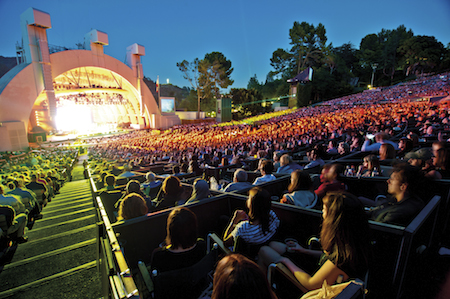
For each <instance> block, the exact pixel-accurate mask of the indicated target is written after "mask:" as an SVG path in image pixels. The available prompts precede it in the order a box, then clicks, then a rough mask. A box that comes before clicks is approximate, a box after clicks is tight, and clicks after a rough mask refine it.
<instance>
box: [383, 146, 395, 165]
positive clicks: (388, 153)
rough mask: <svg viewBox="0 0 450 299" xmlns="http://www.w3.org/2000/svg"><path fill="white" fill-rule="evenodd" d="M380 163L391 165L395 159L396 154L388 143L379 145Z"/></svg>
mask: <svg viewBox="0 0 450 299" xmlns="http://www.w3.org/2000/svg"><path fill="white" fill-rule="evenodd" d="M379 153H380V162H383V161H384V162H385V163H386V162H388V163H389V164H391V162H392V160H393V159H395V156H396V153H395V148H394V146H393V145H392V144H390V143H383V144H381V145H380V150H379Z"/></svg>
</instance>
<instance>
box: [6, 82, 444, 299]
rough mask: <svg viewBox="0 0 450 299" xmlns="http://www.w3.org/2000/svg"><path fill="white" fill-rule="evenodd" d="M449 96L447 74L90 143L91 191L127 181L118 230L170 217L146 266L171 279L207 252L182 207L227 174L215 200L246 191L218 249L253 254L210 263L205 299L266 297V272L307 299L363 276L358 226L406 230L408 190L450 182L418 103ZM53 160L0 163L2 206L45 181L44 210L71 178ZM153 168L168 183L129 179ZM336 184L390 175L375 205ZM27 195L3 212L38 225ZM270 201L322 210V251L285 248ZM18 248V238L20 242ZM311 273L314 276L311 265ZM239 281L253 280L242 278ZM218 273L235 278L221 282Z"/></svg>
mask: <svg viewBox="0 0 450 299" xmlns="http://www.w3.org/2000/svg"><path fill="white" fill-rule="evenodd" d="M449 94H450V81H449V74H448V73H446V74H441V75H436V76H431V77H426V78H421V79H418V80H415V81H411V82H407V83H402V84H399V85H396V86H392V87H386V88H379V89H377V90H371V91H367V92H363V93H360V94H356V95H351V96H347V97H342V98H339V99H334V100H332V101H328V102H325V103H322V104H321V105H316V106H314V107H305V108H300V109H297V110H289V111H283V112H274V113H269V114H265V115H261V116H257V117H255V118H252V119H247V120H244V121H242V122H232V123H227V124H210V123H208V124H195V125H180V126H175V127H173V128H170V129H168V130H166V131H157V130H149V131H147V130H140V131H133V132H130V133H127V134H124V135H119V136H114V137H103V138H95V139H90V140H88V141H87V143H89V145H90V146H89V159H90V162H89V167H90V172H91V174H92V175H94V176H96V177H97V178H98V182H99V183H100V185H101V184H103V183H104V185H103V186H102V187H100V188H99V189H101V190H100V192H110V191H114V190H115V188H116V187H117V186H116V182H117V180H118V179H120V178H126V179H127V181H128V183H127V186H126V189H125V191H124V192H123V194H122V197H121V198H120V200H119V201H118V202H117V204H116V207H115V208H116V214H117V219H118V220H119V221H128V220H130V219H133V218H136V217H141V216H144V215H146V214H147V213H149V212H154V211H159V210H163V209H167V208H171V207H175V209H173V210H172V211H171V213H170V215H169V218H168V220H167V228H166V230H167V237H166V240H165V242H164V244H162V245H161V246H160V247H159V248H157V249H156V250H155V251H154V252H153V254H152V262H151V266H152V267H153V268H155V269H157V270H158V271H171V270H174V269H178V268H182V267H188V266H191V265H193V264H195V263H197V262H198V261H199V260H201V258H202V257H203V256H204V253H205V252H206V250H205V246H204V243H203V242H201V241H198V240H197V238H198V235H197V225H198V223H197V219H196V218H197V217H198V215H197V216H196V215H195V214H194V213H192V211H190V209H189V206H190V205H191V204H192V203H196V202H200V201H202V200H205V199H207V198H209V197H211V189H214V188H212V181H210V180H209V179H210V178H209V177H205V175H204V174H205V173H206V170H208V168H217V167H218V168H220V167H222V168H224V169H226V168H227V167H230V166H232V167H234V168H235V171H234V174H233V178H232V180H231V182H224V181H222V182H220V184H217V182H215V184H214V185H215V186H216V188H217V189H220V190H221V191H224V192H235V191H239V190H248V191H249V192H248V200H247V202H246V209H245V211H244V210H237V211H235V212H234V214H233V215H231V218H230V219H228V225H227V226H226V227H224V232H223V240H224V242H225V244H226V245H228V246H233V245H234V244H236V242H237V240H238V239H240V240H243V241H244V242H246V243H249V244H251V245H253V246H254V247H253V248H256V249H257V250H256V251H255V252H254V253H255V254H254V255H253V256H252V257H251V259H253V261H251V260H249V259H248V258H244V257H242V256H240V255H230V256H227V257H226V258H224V259H223V260H222V261H221V262H220V263H219V265H218V266H217V269H216V275H215V276H214V290H213V293H212V298H236V297H234V295H233V294H235V292H236V290H237V288H238V287H239V286H240V284H242V282H243V281H247V280H248V279H249V277H252V278H253V279H255V281H257V280H258V279H260V280H261V281H264V284H263V285H264V286H265V287H264V288H259V289H258V292H261V293H264V295H261V296H260V297H261V298H264V296H265V297H266V298H276V295H275V294H274V293H273V292H272V290H271V289H270V287H269V286H268V284H267V281H266V280H265V275H264V274H265V272H266V271H267V266H268V265H269V264H271V263H273V262H281V263H284V264H285V265H286V266H287V267H288V268H289V269H290V270H291V271H292V273H293V274H294V276H295V277H296V279H297V280H298V281H299V282H300V283H301V284H302V285H303V286H304V287H305V288H306V289H307V290H313V289H317V288H319V287H320V286H321V285H322V283H323V281H324V280H326V281H327V282H328V283H329V284H334V283H336V282H340V281H346V280H348V279H353V278H363V276H364V275H365V273H366V272H367V270H368V268H369V264H370V263H369V260H370V254H369V250H368V249H367V248H368V246H369V243H370V242H369V240H368V237H367V236H368V234H367V231H368V219H372V220H374V221H379V222H385V223H391V224H396V225H401V226H406V225H407V224H408V223H409V222H410V221H411V220H412V219H413V218H414V217H415V215H417V213H419V212H420V210H421V209H422V208H423V206H424V205H425V203H426V200H428V198H423V196H424V195H423V192H422V193H417V192H416V190H417V189H418V188H419V187H420V184H421V183H422V182H425V181H426V178H427V179H430V180H439V179H442V178H450V165H449V161H450V160H449V154H448V149H447V148H448V142H447V141H449V138H450V128H449V127H448V123H449V121H450V119H449V117H450V116H449V113H448V108H449V107H448V104H447V102H446V101H440V102H436V103H433V102H431V101H416V99H418V98H424V97H436V96H442V97H444V96H448V95H449ZM74 97H75V98H77V101H78V100H79V97H78V96H74ZM81 98H82V100H81V102H83V103H85V104H86V100H83V96H82V97H81ZM60 100H68V101H73V99H72V98H61V99H60ZM113 101H115V100H113ZM119 101H120V100H119ZM424 144H426V146H423V145H424ZM58 151H62V152H64V151H63V150H56V149H55V150H53V151H48V152H47V151H42V152H40V153H29V154H26V155H23V156H21V155H16V156H14V157H13V156H12V155H9V156H7V157H5V158H6V159H3V160H0V162H1V163H3V164H2V167H1V170H0V171H1V172H2V175H3V176H2V185H4V186H5V187H2V188H0V199H1V198H3V197H6V196H4V195H3V194H13V192H14V190H15V189H17V188H19V189H24V188H25V187H23V186H30V188H29V189H32V188H31V187H32V186H33V184H34V183H40V184H45V182H47V188H46V190H45V191H44V192H43V193H44V194H47V195H46V196H47V199H48V200H50V199H51V197H52V195H51V192H50V191H49V189H50V188H49V186H50V185H52V186H53V190H54V191H53V194H54V193H56V192H57V186H55V185H54V183H55V182H59V181H60V180H61V179H62V178H61V177H60V178H58V174H59V173H58V171H59V170H60V169H61V166H63V167H65V168H67V169H68V170H70V166H68V165H69V164H70V163H69V161H70V157H71V156H70V154H69V155H68V156H67V155H61V152H58ZM69 152H70V151H69ZM64 153H65V152H64ZM354 153H363V155H364V157H363V158H361V162H360V164H361V165H356V166H355V165H348V166H349V167H348V168H345V167H344V166H346V165H343V164H342V163H341V162H337V163H336V162H335V161H336V160H337V159H339V158H343V157H346V156H348V155H351V154H354ZM11 157H13V158H11ZM254 161H257V162H258V163H253V162H254ZM338 161H340V160H338ZM158 164H160V165H165V166H169V167H170V169H171V170H172V173H167V172H165V173H164V176H159V175H160V174H159V173H153V172H151V171H147V172H146V177H145V179H146V180H145V182H142V183H140V182H139V181H137V180H134V179H133V177H135V176H137V175H139V174H140V172H139V171H140V170H142V169H149V168H151V167H153V166H157V165H158ZM254 164H255V165H256V164H257V166H256V167H254V166H252V165H254ZM41 170H42V171H41ZM67 173H68V174H70V171H68V172H67ZM288 174H290V175H291V180H290V184H289V186H288V187H287V190H286V191H285V192H284V194H282V196H281V197H277V198H276V199H275V198H274V197H273V196H271V194H269V193H268V192H267V191H266V190H265V189H264V188H261V187H260V186H264V184H267V183H268V182H271V181H276V180H277V178H278V177H280V176H282V175H288ZM311 174H317V175H316V176H315V177H313V176H311ZM187 175H188V176H191V177H195V178H196V179H195V180H193V182H192V188H191V189H190V192H186V189H185V188H183V186H182V184H181V179H182V178H183V177H184V176H187ZM250 175H251V177H252V179H251V180H250V179H249V176H250ZM41 176H42V177H41ZM343 176H358V177H374V176H382V177H389V179H387V181H386V184H387V191H388V194H386V196H385V197H383V198H382V199H380V198H377V199H376V200H374V199H371V198H363V197H357V196H355V195H353V194H350V193H349V192H348V190H347V189H348V188H347V186H346V184H345V182H344V181H343ZM53 177H54V178H55V179H56V180H54V179H53ZM16 181H17V184H16ZM218 185H221V186H218ZM102 188H103V189H102ZM33 190H37V188H36V189H33ZM155 190H156V191H155ZM15 192H19V191H15ZM36 192H39V191H33V192H28V193H27V194H31V198H30V200H29V203H30V206H29V208H28V209H27V208H26V207H25V206H24V205H23V206H20V205H17V204H14V203H10V204H9V205H10V206H11V207H13V209H15V208H14V207H15V206H17V210H15V211H14V212H15V216H16V218H17V219H18V220H17V221H19V219H22V218H23V217H25V218H26V217H28V216H27V215H26V214H27V213H26V212H25V213H24V211H28V212H30V211H33V214H34V217H35V218H38V217H39V213H40V210H39V209H37V208H36V206H37V207H40V208H42V207H43V206H45V201H42V202H39V200H34V201H33V199H32V197H33V196H32V195H33V193H34V194H35V195H36V194H37V193H36ZM23 194H25V193H23ZM14 196H17V195H12V197H14ZM19 196H20V195H19ZM23 197H25V195H23ZM36 199H37V197H36ZM274 200H277V201H279V202H281V203H282V204H287V205H298V206H301V207H303V208H307V209H316V210H321V211H322V218H323V221H322V222H323V223H322V226H321V232H320V242H321V247H322V250H319V251H311V250H308V249H306V248H304V247H302V246H301V245H299V243H298V242H295V241H289V242H277V240H276V239H275V236H276V234H277V231H278V228H279V226H280V219H279V218H278V216H277V215H276V214H275V213H274V212H273V210H272V209H271V204H272V201H274ZM33 203H34V206H33ZM0 204H1V202H0ZM30 209H31V210H30ZM23 214H25V216H23ZM22 221H23V220H22ZM19 226H20V227H22V226H23V224H22V223H21V224H20V225H19V224H18V225H17V227H19ZM18 238H19V239H18V240H19V241H20V242H24V241H25V240H26V237H25V236H23V235H22V236H20V233H18ZM20 238H23V239H20ZM317 263H319V265H320V267H319V269H315V268H314V267H312V265H317ZM223 271H227V272H226V274H224V272H223ZM242 271H244V272H245V271H248V272H247V274H246V275H251V276H245V278H241V276H240V275H244V274H242V273H241V272H242ZM224 275H226V276H225V277H228V279H230V278H231V277H235V278H236V280H234V281H232V282H228V283H226V282H225V281H226V280H227V279H226V278H224ZM254 292H256V289H255V290H254Z"/></svg>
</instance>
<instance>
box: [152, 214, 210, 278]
mask: <svg viewBox="0 0 450 299" xmlns="http://www.w3.org/2000/svg"><path fill="white" fill-rule="evenodd" d="M197 238H198V221H197V216H196V215H195V214H194V213H193V212H192V211H191V210H190V209H188V208H185V207H178V208H175V209H173V210H172V212H170V214H169V217H168V218H167V226H166V240H165V244H164V246H161V247H158V248H157V249H155V250H154V251H153V253H152V260H151V263H150V264H151V265H152V269H156V270H158V272H165V271H171V270H175V269H181V268H186V267H189V266H192V265H193V264H195V263H197V262H199V261H200V260H201V259H202V258H203V256H205V254H206V244H205V242H204V241H203V240H198V239H197Z"/></svg>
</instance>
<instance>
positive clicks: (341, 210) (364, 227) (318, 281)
mask: <svg viewBox="0 0 450 299" xmlns="http://www.w3.org/2000/svg"><path fill="white" fill-rule="evenodd" d="M322 212H323V215H322V217H323V221H322V229H321V232H320V243H321V245H322V250H323V251H318V250H309V249H306V248H303V247H302V246H301V245H299V244H298V243H296V242H293V241H290V242H288V243H286V244H285V243H280V242H271V243H270V244H269V246H263V247H262V248H261V250H260V251H259V259H258V264H259V266H260V267H261V268H262V269H267V267H268V265H269V264H271V263H279V262H281V263H283V264H284V265H286V267H287V268H289V270H291V272H292V273H293V274H294V276H295V277H296V279H297V280H298V281H299V282H300V284H302V285H303V286H304V287H305V288H306V289H308V290H314V289H318V288H320V287H321V286H322V284H323V282H324V280H326V281H327V283H328V284H330V285H332V284H334V283H335V282H337V281H338V278H339V276H342V278H343V281H347V280H349V279H355V278H360V279H361V278H363V277H364V276H365V274H366V273H367V269H368V266H369V256H370V255H369V252H370V249H369V246H370V239H369V224H368V221H367V216H366V215H365V213H364V209H363V206H362V205H361V203H360V202H359V200H358V199H357V198H356V197H354V196H353V195H351V194H349V193H345V192H332V193H329V194H327V196H325V197H324V199H323V210H322ZM290 253H292V254H290ZM287 256H288V257H287ZM293 259H294V261H296V263H294V262H293V261H292V260H293ZM297 259H298V261H297ZM317 263H319V266H320V268H319V269H318V270H317ZM297 264H299V265H301V266H300V267H299V266H298V265H297ZM313 272H314V274H311V275H310V274H309V273H313Z"/></svg>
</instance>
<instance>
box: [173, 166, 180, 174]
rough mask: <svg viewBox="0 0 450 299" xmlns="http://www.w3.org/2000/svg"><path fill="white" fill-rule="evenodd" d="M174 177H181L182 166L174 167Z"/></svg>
mask: <svg viewBox="0 0 450 299" xmlns="http://www.w3.org/2000/svg"><path fill="white" fill-rule="evenodd" d="M172 175H174V176H179V175H180V166H179V165H178V164H175V165H173V166H172Z"/></svg>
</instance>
